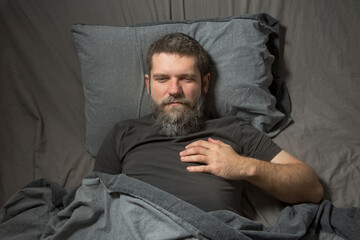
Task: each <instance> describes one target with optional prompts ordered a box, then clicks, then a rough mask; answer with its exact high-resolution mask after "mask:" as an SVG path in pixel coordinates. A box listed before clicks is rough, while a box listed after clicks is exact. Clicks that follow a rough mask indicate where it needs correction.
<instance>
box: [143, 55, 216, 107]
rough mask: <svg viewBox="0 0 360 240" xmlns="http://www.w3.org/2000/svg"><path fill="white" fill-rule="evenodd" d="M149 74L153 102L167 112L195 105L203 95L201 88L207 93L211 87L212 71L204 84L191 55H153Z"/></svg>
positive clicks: (147, 78)
mask: <svg viewBox="0 0 360 240" xmlns="http://www.w3.org/2000/svg"><path fill="white" fill-rule="evenodd" d="M150 74H151V76H150V78H149V75H147V74H146V75H145V81H146V87H147V90H148V93H150V92H151V96H152V98H153V100H154V102H155V103H156V104H157V105H158V106H159V107H161V108H163V110H164V111H165V112H167V113H169V112H171V110H172V109H173V108H175V109H179V110H180V109H182V108H186V107H193V106H194V105H195V103H196V101H197V100H198V99H199V98H200V97H201V95H202V89H203V93H204V94H205V93H206V92H207V90H208V87H209V81H210V80H209V78H210V76H209V74H208V75H206V76H205V77H204V81H203V83H201V74H200V71H199V69H198V68H197V66H196V63H195V57H192V56H180V55H178V54H168V53H157V54H154V55H153V57H152V69H151V73H150ZM150 79H151V84H150ZM150 87H151V91H150Z"/></svg>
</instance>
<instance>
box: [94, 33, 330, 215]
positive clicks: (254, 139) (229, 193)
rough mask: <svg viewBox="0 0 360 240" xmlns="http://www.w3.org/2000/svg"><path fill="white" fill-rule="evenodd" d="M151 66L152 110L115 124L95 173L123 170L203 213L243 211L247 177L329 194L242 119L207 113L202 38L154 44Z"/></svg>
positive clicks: (277, 193)
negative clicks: (140, 116)
mask: <svg viewBox="0 0 360 240" xmlns="http://www.w3.org/2000/svg"><path fill="white" fill-rule="evenodd" d="M146 63H147V65H148V69H149V73H148V74H146V75H145V83H146V87H147V91H148V94H149V95H150V96H151V99H152V101H153V104H152V105H153V114H151V115H148V116H145V117H142V118H139V119H133V120H126V121H122V122H119V123H118V124H116V125H115V126H114V128H113V129H112V130H111V131H110V133H109V134H108V135H107V137H106V138H105V140H104V142H103V144H102V146H101V148H100V150H99V153H98V155H97V157H96V163H95V168H94V171H99V172H105V173H110V174H120V173H124V174H126V175H127V176H129V177H133V178H136V179H139V180H141V181H144V182H147V183H149V184H151V185H153V186H155V187H158V188H160V189H162V190H164V191H166V192H168V193H170V194H173V195H175V196H177V197H179V198H181V199H183V200H185V201H187V202H189V203H191V204H193V205H195V206H197V207H199V208H200V209H202V210H204V211H214V210H221V209H227V210H231V211H234V212H236V213H239V214H242V211H241V201H242V198H243V197H242V191H243V186H244V181H247V182H249V183H251V184H253V185H255V186H257V187H259V188H261V189H263V190H264V191H266V192H268V193H270V194H271V195H273V196H274V197H275V198H277V199H279V200H281V201H284V202H287V203H300V202H313V203H318V202H319V201H320V200H321V199H322V196H323V188H322V186H321V184H320V183H319V180H318V177H317V175H316V174H315V172H314V171H313V170H312V169H311V168H310V167H309V166H308V165H306V164H305V163H303V162H302V161H300V160H298V159H296V158H295V157H293V156H292V155H290V154H289V153H287V152H286V151H284V150H282V149H281V148H280V147H278V146H277V145H276V144H275V143H274V142H272V141H271V139H269V138H268V137H266V136H265V135H263V134H262V133H260V132H259V131H258V130H256V129H255V128H253V127H252V126H251V125H249V124H248V123H246V122H243V121H241V120H240V119H238V118H236V117H228V118H219V119H208V118H207V117H206V116H205V115H204V107H203V105H204V96H205V94H206V93H207V92H208V89H209V86H210V73H209V71H208V69H209V67H208V65H209V58H208V55H207V53H206V51H205V50H204V49H203V47H202V46H201V45H200V44H199V43H198V42H197V41H196V40H195V39H193V38H191V37H190V36H187V35H185V34H182V33H172V34H168V35H165V36H163V37H162V38H160V39H159V40H157V41H155V42H154V43H153V44H152V45H151V46H150V48H149V50H148V53H147V57H146Z"/></svg>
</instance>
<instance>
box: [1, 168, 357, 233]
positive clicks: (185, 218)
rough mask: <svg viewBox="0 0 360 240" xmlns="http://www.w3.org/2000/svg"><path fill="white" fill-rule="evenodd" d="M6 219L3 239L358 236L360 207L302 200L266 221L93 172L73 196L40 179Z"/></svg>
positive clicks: (4, 212) (11, 205)
mask: <svg viewBox="0 0 360 240" xmlns="http://www.w3.org/2000/svg"><path fill="white" fill-rule="evenodd" d="M34 213H35V214H34ZM38 213H42V215H41V220H40V221H39V219H38V218H39V214H38ZM0 219H2V220H3V221H2V222H1V223H0V237H1V238H2V239H5V238H6V239H9V238H12V239H22V238H23V237H24V235H25V234H26V239H157V240H158V239H279V240H281V239H287V240H290V239H357V236H358V226H359V222H360V209H359V208H347V209H339V208H335V207H334V206H333V205H331V203H330V202H329V201H324V202H323V203H322V204H320V205H317V204H306V203H304V204H298V205H293V206H291V207H287V208H285V209H284V210H283V211H282V212H281V214H280V216H279V219H278V221H277V223H276V224H275V225H274V226H272V227H266V226H264V225H263V224H261V223H260V222H256V221H251V220H249V219H247V218H244V217H241V216H240V215H237V214H235V213H233V212H231V211H226V210H218V211H213V212H207V213H206V212H204V211H202V210H200V209H199V208H196V207H194V206H193V205H191V204H188V203H186V202H184V201H182V200H180V199H178V198H176V197H174V196H172V195H170V194H168V193H166V192H164V191H161V190H160V189H157V188H155V187H153V186H151V185H149V184H146V183H144V182H141V181H139V180H136V179H133V178H130V177H127V176H126V175H123V174H120V175H107V174H101V173H93V174H92V175H90V176H89V177H87V178H86V179H84V180H83V182H82V184H81V185H80V186H79V188H77V189H76V190H75V191H73V192H70V193H68V194H67V193H66V191H64V190H63V189H62V188H61V187H59V186H58V185H56V184H54V183H52V182H48V181H45V180H39V181H37V182H34V183H32V184H30V185H29V186H28V187H26V188H24V189H22V190H21V191H20V192H19V193H17V194H16V195H15V196H13V198H11V199H10V201H9V202H8V203H7V204H6V205H5V206H4V208H2V209H1V211H0ZM19 225H21V226H22V229H21V231H18V230H17V228H18V226H19Z"/></svg>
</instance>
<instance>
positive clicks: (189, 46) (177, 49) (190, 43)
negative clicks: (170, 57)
mask: <svg viewBox="0 0 360 240" xmlns="http://www.w3.org/2000/svg"><path fill="white" fill-rule="evenodd" d="M157 53H170V54H179V55H180V56H192V57H195V59H196V61H195V64H196V65H197V67H198V69H199V71H200V74H201V78H203V77H204V76H205V74H206V73H208V72H209V66H208V65H209V56H208V54H207V52H206V51H205V49H204V48H203V47H202V46H201V45H200V43H199V42H198V41H196V40H195V39H194V38H192V37H190V36H188V35H186V34H184V33H170V34H167V35H165V36H163V37H161V38H160V39H158V40H156V41H155V42H153V43H152V44H151V45H150V47H149V50H148V52H147V54H146V65H147V67H148V70H149V74H150V72H151V69H152V57H153V55H154V54H157Z"/></svg>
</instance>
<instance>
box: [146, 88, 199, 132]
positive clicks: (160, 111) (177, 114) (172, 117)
mask: <svg viewBox="0 0 360 240" xmlns="http://www.w3.org/2000/svg"><path fill="white" fill-rule="evenodd" d="M172 102H179V103H182V105H180V106H173V107H171V108H170V109H168V110H165V106H166V105H167V104H169V103H172ZM152 106H153V112H154V115H155V124H154V126H156V127H159V128H160V134H163V135H165V136H168V137H175V136H185V135H188V134H191V133H195V132H198V131H199V130H200V129H201V128H202V125H203V122H204V120H203V106H204V96H203V95H202V96H201V97H200V98H199V99H198V100H197V101H196V102H195V103H193V104H192V103H191V101H190V100H188V99H186V98H184V97H173V96H170V97H168V98H167V99H165V100H163V101H162V102H161V103H160V105H157V104H156V103H155V102H154V100H153V99H152Z"/></svg>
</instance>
